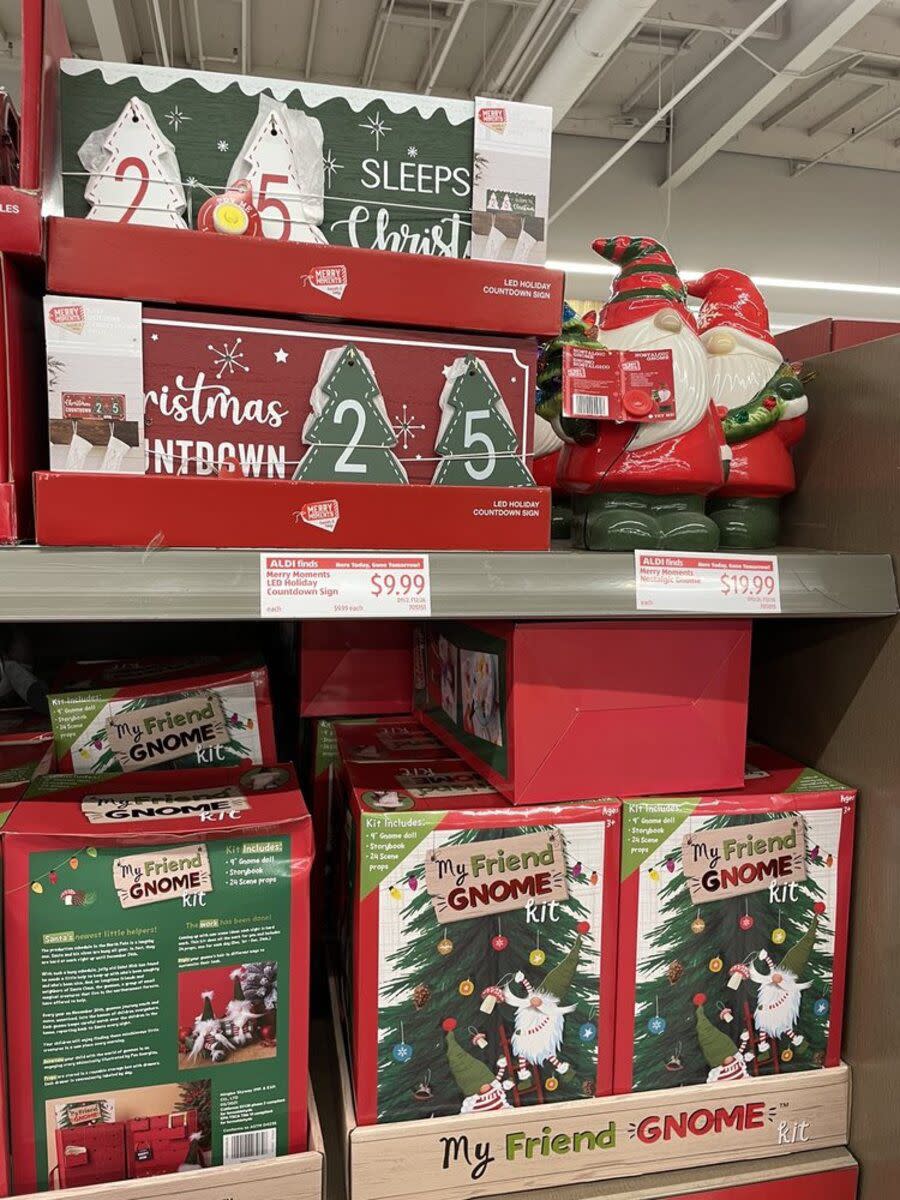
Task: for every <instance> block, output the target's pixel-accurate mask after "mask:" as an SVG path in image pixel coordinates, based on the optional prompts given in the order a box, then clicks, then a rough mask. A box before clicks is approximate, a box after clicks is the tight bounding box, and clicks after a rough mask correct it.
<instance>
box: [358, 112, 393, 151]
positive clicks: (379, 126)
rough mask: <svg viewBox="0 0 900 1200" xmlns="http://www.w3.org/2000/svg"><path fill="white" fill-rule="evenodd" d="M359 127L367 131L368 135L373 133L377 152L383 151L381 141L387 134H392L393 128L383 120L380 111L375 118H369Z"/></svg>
mask: <svg viewBox="0 0 900 1200" xmlns="http://www.w3.org/2000/svg"><path fill="white" fill-rule="evenodd" d="M359 127H360V129H365V130H366V132H367V133H371V134H372V136H373V137H374V138H375V149H376V150H380V149H381V139H382V138H383V137H384V136H385V134H387V133H390V132H391V126H390V125H385V123H384V121H383V120H382V119H381V112H380V111H378V112H376V113H375V115H374V117H369V118H368V119H367V120H365V121H361V122H360V126H359Z"/></svg>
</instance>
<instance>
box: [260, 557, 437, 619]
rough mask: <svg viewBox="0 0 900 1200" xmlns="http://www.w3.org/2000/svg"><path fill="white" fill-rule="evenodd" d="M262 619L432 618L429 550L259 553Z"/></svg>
mask: <svg viewBox="0 0 900 1200" xmlns="http://www.w3.org/2000/svg"><path fill="white" fill-rule="evenodd" d="M259 571H260V576H259V606H260V616H263V617H284V618H303V617H307V618H309V617H429V616H431V574H430V570H429V562H428V555H427V554H274V553H265V554H261V555H260V556H259Z"/></svg>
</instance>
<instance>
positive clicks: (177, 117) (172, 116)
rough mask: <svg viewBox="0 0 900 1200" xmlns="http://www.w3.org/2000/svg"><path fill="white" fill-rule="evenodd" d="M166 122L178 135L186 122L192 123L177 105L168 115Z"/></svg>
mask: <svg viewBox="0 0 900 1200" xmlns="http://www.w3.org/2000/svg"><path fill="white" fill-rule="evenodd" d="M166 120H167V121H168V122H169V124H170V125H171V126H172V128H173V129H174V130H175V132H176V133H177V132H178V130H179V129H180V128H181V126H182V125H183V124H184V123H185V121H190V120H191V118H190V117H189V116H188V115H187V114H186V113H183V112H182V111H181V109H180V108H179V107H178V105H177V104H176V105H175V106H174V107H173V109H172V111H171V112H167V113H166Z"/></svg>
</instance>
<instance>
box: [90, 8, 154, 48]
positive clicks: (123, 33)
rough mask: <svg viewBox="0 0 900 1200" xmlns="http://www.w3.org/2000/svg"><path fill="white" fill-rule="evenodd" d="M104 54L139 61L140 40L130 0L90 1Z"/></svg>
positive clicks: (95, 28)
mask: <svg viewBox="0 0 900 1200" xmlns="http://www.w3.org/2000/svg"><path fill="white" fill-rule="evenodd" d="M87 6H88V12H89V13H90V16H91V21H92V22H93V24H94V30H95V32H96V34H97V45H98V46H99V47H100V55H101V57H102V58H104V59H106V60H107V61H109V62H136V61H137V59H138V58H139V56H140V49H141V47H140V41H139V39H138V34H137V26H136V25H135V21H134V12H133V11H132V8H131V5H130V4H129V3H128V2H127V0H87Z"/></svg>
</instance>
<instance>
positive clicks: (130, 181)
mask: <svg viewBox="0 0 900 1200" xmlns="http://www.w3.org/2000/svg"><path fill="white" fill-rule="evenodd" d="M98 142H99V145H98ZM79 157H80V158H81V161H82V162H83V163H84V165H85V167H86V168H87V169H88V170H89V171H90V179H89V180H88V183H87V187H86V188H85V189H84V198H85V199H86V200H87V202H88V203H89V204H90V205H91V211H90V212H89V213H88V214H87V219H88V220H89V221H116V222H118V223H120V224H123V225H125V224H132V225H160V226H164V227H168V228H171V229H186V228H187V225H186V224H185V221H184V218H183V217H182V215H181V214H182V213H183V212H184V210H185V206H186V201H185V196H184V188H183V187H182V184H181V178H180V172H179V169H178V159H177V156H176V154H175V147H174V146H173V145H172V143H171V142H170V141H169V140H168V138H167V137H166V136H165V134H164V133H163V132H162V130H161V129H160V127H159V126H158V125H157V123H156V120H155V119H154V116H153V113H152V112H151V111H150V109H149V108H148V107H147V105H146V104H144V102H143V101H142V100H139V99H138V98H137V97H136V96H132V98H131V99H130V100H129V101H128V103H127V104H126V105H125V107H124V108H123V109H122V112H121V113H120V114H119V117H118V120H117V121H116V122H115V123H114V124H113V125H111V126H110V127H109V128H108V129H107V130H100V131H98V132H97V133H94V134H91V136H90V137H89V138H88V139H87V141H86V142H85V143H84V145H83V146H82V147H81V150H80V151H79Z"/></svg>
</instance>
